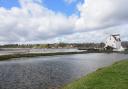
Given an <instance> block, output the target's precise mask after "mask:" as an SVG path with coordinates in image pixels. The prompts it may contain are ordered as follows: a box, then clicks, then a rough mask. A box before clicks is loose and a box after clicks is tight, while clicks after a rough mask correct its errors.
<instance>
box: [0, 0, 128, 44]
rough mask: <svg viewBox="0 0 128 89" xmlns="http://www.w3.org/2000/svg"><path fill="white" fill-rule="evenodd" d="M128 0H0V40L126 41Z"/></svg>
mask: <svg viewBox="0 0 128 89" xmlns="http://www.w3.org/2000/svg"><path fill="white" fill-rule="evenodd" d="M127 3H128V0H0V43H1V44H4V43H55V42H70V43H71V42H75V43H76V42H80V43H83V42H103V41H104V40H105V38H106V37H107V36H109V35H110V34H115V33H119V34H121V38H122V40H124V41H127V40H128V5H127Z"/></svg>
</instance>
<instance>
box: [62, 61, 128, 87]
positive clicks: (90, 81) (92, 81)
mask: <svg viewBox="0 0 128 89" xmlns="http://www.w3.org/2000/svg"><path fill="white" fill-rule="evenodd" d="M62 89H128V60H125V61H120V62H116V63H115V64H113V65H112V66H109V67H106V68H101V69H98V70H97V71H96V72H94V73H91V74H89V75H87V76H85V77H83V78H81V79H80V80H77V81H74V82H73V83H71V84H69V85H67V86H65V87H63V88H62Z"/></svg>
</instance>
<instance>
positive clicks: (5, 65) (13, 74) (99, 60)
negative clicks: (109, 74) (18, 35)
mask: <svg viewBox="0 0 128 89" xmlns="http://www.w3.org/2000/svg"><path fill="white" fill-rule="evenodd" d="M127 58H128V55H125V54H116V53H113V54H103V53H90V54H76V55H62V56H48V57H36V58H20V59H18V60H11V61H2V62H0V89H54V88H56V87H60V86H62V85H63V84H67V83H69V82H71V81H73V80H76V79H78V78H80V77H82V76H85V75H86V74H88V73H90V72H92V71H95V70H96V69H98V68H100V67H104V66H108V65H111V64H112V63H114V62H116V61H119V60H122V59H127Z"/></svg>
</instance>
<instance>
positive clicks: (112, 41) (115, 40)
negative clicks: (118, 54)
mask: <svg viewBox="0 0 128 89" xmlns="http://www.w3.org/2000/svg"><path fill="white" fill-rule="evenodd" d="M107 48H112V49H113V51H124V48H123V47H122V45H121V39H120V34H114V35H110V36H109V37H108V38H107V40H106V42H105V49H107Z"/></svg>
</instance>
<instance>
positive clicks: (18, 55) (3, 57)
mask: <svg viewBox="0 0 128 89" xmlns="http://www.w3.org/2000/svg"><path fill="white" fill-rule="evenodd" d="M87 53H125V54H127V51H125V52H113V51H99V50H88V51H85V50H83V51H74V52H54V53H15V54H5V55H0V61H4V60H10V59H13V58H22V57H26V58H28V57H38V56H55V55H72V54H87Z"/></svg>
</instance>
